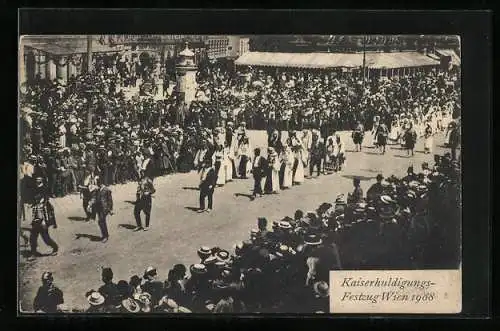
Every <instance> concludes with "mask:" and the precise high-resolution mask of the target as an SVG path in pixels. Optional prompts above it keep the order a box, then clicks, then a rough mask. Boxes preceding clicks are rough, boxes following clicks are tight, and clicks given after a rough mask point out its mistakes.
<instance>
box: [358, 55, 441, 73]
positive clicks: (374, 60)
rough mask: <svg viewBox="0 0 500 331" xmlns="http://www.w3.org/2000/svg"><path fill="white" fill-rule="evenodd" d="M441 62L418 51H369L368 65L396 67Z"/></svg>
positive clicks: (432, 64) (419, 65) (423, 65)
mask: <svg viewBox="0 0 500 331" xmlns="http://www.w3.org/2000/svg"><path fill="white" fill-rule="evenodd" d="M439 64H440V62H439V61H438V60H436V59H433V58H431V57H429V56H427V55H424V54H421V53H418V52H394V53H367V54H366V66H367V67H369V68H373V69H382V68H387V69H396V68H409V67H425V66H436V65H439Z"/></svg>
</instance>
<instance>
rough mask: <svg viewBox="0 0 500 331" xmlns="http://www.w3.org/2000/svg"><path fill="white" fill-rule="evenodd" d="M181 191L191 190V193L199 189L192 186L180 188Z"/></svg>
mask: <svg viewBox="0 0 500 331" xmlns="http://www.w3.org/2000/svg"><path fill="white" fill-rule="evenodd" d="M182 189H183V190H192V191H198V190H199V189H198V188H197V187H194V186H184V187H182Z"/></svg>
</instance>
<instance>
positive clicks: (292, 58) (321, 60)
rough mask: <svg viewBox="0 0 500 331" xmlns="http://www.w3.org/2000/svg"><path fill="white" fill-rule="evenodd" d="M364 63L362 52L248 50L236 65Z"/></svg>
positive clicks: (290, 65)
mask: <svg viewBox="0 0 500 331" xmlns="http://www.w3.org/2000/svg"><path fill="white" fill-rule="evenodd" d="M362 63H363V56H362V55H361V54H344V53H278V52H276V53H275V52H247V53H245V54H243V55H242V56H240V57H239V58H238V59H237V60H236V61H235V64H236V65H240V66H244V65H247V66H264V67H289V68H311V69H312V68H318V69H325V68H335V67H349V68H354V67H359V66H361V65H362Z"/></svg>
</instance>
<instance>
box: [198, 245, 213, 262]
mask: <svg viewBox="0 0 500 331" xmlns="http://www.w3.org/2000/svg"><path fill="white" fill-rule="evenodd" d="M211 254H212V250H211V249H210V248H209V247H207V246H201V247H200V248H199V249H198V256H199V257H200V258H201V259H204V258H207V257H208V256H209V255H211Z"/></svg>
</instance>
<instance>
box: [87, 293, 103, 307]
mask: <svg viewBox="0 0 500 331" xmlns="http://www.w3.org/2000/svg"><path fill="white" fill-rule="evenodd" d="M87 301H88V303H89V304H90V305H92V306H100V305H102V304H103V303H104V297H103V296H102V294H101V293H99V292H97V291H93V292H92V293H91V294H90V295H89V296H88V297H87Z"/></svg>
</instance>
